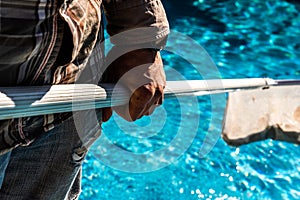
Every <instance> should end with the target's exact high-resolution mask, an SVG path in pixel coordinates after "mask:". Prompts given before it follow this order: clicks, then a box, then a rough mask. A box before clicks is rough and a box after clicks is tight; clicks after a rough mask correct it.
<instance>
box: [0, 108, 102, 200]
mask: <svg viewBox="0 0 300 200" xmlns="http://www.w3.org/2000/svg"><path fill="white" fill-rule="evenodd" d="M88 117H89V114H88V113H87V112H81V114H79V115H78V113H77V114H75V115H73V117H71V118H69V119H68V120H66V121H64V122H63V123H61V124H60V125H58V126H56V127H55V128H54V129H52V130H51V131H49V132H48V133H46V134H44V135H42V136H41V137H39V138H38V139H36V140H35V141H34V142H33V143H32V144H31V145H29V146H26V147H18V148H16V149H14V150H12V151H10V152H8V153H6V154H4V155H2V156H0V199H1V200H18V199H39V200H40V199H55V200H62V199H77V198H78V195H79V192H80V180H81V165H82V161H83V159H84V157H85V155H86V153H87V149H88V147H89V146H90V145H91V144H92V143H93V141H94V140H95V139H96V138H97V137H98V136H99V135H100V126H99V124H97V125H95V127H94V128H92V129H87V130H94V131H87V132H86V133H87V134H86V135H84V136H82V135H81V134H79V133H78V130H79V129H81V130H79V131H82V130H83V129H85V128H91V127H84V126H85V124H90V123H84V120H90V119H89V118H88ZM75 118H76V119H77V120H74V119H75ZM79 118H80V122H83V123H82V124H80V123H79V120H78V119H79ZM74 121H75V122H74ZM75 123H77V124H76V125H75ZM78 124H79V125H78ZM96 130H97V131H96ZM89 134H90V135H89Z"/></svg>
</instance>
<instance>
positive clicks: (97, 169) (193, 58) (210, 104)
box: [81, 0, 300, 200]
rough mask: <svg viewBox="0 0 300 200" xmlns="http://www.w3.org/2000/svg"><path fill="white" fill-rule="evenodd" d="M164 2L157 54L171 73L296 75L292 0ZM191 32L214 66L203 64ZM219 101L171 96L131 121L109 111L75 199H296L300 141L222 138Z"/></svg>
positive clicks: (297, 26)
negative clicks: (235, 143) (167, 29)
mask: <svg viewBox="0 0 300 200" xmlns="http://www.w3.org/2000/svg"><path fill="white" fill-rule="evenodd" d="M164 4H165V7H166V9H167V12H168V17H169V20H170V24H171V28H172V30H173V31H174V33H176V31H177V32H178V34H174V35H173V36H172V37H171V38H170V39H171V40H170V41H169V43H168V47H170V49H169V50H170V51H165V52H163V57H164V62H165V69H166V72H167V77H168V80H179V79H205V78H207V77H208V78H209V77H218V76H219V77H221V78H250V77H270V78H274V79H299V76H300V59H299V58H300V39H299V36H300V14H299V10H300V6H299V4H298V5H297V1H296V0H295V1H292V0H290V1H284V0H278V1H275V0H267V1H261V0H252V1H246V0H240V1H237V0H235V1H234V0H222V1H220V0H198V1H196V0H194V1H192V0H186V1H173V0H172V1H167V0H165V1H164ZM179 33H180V34H179ZM190 39H192V40H193V41H196V42H197V43H198V44H200V45H202V47H203V48H205V49H206V51H207V52H208V53H209V55H210V56H211V58H212V59H213V60H214V62H215V63H216V68H214V67H213V66H212V65H211V63H209V60H205V59H204V61H205V62H204V65H203V62H200V61H201V60H203V58H201V55H202V54H197V53H194V54H193V52H197V49H198V47H199V46H197V45H196V46H195V44H194V43H191V41H192V40H190ZM172 47H173V49H172ZM174 47H176V48H178V47H182V49H181V50H180V51H177V50H178V49H177V50H176V49H174ZM195 47H197V49H196V48H195ZM179 49H180V48H179ZM191 52H192V53H191ZM181 53H182V54H181ZM199 60H200V61H199ZM205 64H207V66H210V67H208V68H209V69H207V68H206V67H205V66H206V65H205ZM195 65H196V67H195ZM216 69H217V70H216ZM225 104H226V96H225V95H219V96H217V98H216V97H214V96H213V95H212V96H202V97H198V98H194V97H189V98H186V97H185V98H178V99H176V98H174V99H167V100H165V102H164V105H163V106H162V107H161V108H159V109H158V110H157V111H156V112H155V113H154V114H153V116H152V117H145V118H143V119H142V120H139V121H137V122H136V123H131V124H129V123H127V122H125V121H123V120H121V119H120V118H119V117H118V116H116V115H114V116H113V118H112V119H111V120H110V121H109V122H108V123H106V124H104V125H103V135H102V136H101V138H100V139H99V140H98V141H97V142H96V144H95V145H94V146H93V147H92V149H91V151H90V153H89V154H88V155H87V159H86V161H85V162H84V166H83V185H82V189H83V191H82V195H81V199H82V200H83V199H110V200H114V199H118V200H123V199H125V200H127V199H137V200H140V199H145V200H148V199H163V200H164V199H166V200H169V199H174V200H181V199H183V200H189V199H270V200H271V199H272V200H274V199H280V200H281V199H300V173H299V172H300V148H299V146H298V145H294V144H290V143H285V142H278V141H272V140H265V141H261V142H256V143H252V144H249V145H244V146H241V147H239V148H234V147H230V146H228V145H226V143H225V142H224V141H223V140H222V139H221V138H220V133H221V128H222V127H221V126H222V118H223V114H224V108H225Z"/></svg>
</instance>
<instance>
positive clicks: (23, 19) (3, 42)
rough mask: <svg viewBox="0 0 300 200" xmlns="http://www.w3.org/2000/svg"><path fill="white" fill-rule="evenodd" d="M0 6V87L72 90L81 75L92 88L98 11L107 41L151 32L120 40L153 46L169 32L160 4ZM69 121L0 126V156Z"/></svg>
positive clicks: (5, 0)
mask: <svg viewBox="0 0 300 200" xmlns="http://www.w3.org/2000/svg"><path fill="white" fill-rule="evenodd" d="M0 6H1V7H0V26H1V27H0V86H16V85H51V84H72V83H74V82H76V81H78V80H79V79H80V75H81V74H82V72H83V71H85V70H86V71H89V73H90V74H92V75H91V76H88V77H89V78H90V80H84V81H85V82H86V81H87V82H89V83H91V82H92V83H97V82H98V81H99V79H100V78H99V76H100V73H99V72H100V71H101V69H100V66H101V63H102V61H103V54H102V49H101V45H98V44H99V43H100V41H101V40H102V39H103V29H102V23H101V17H102V10H104V13H105V16H106V18H107V31H108V33H109V34H110V35H111V36H112V35H116V34H118V33H121V32H123V31H126V30H130V29H133V28H142V27H153V28H154V29H153V31H152V33H150V34H146V35H145V34H138V35H137V34H132V35H130V34H129V35H128V36H127V37H126V38H123V39H122V41H123V42H125V43H126V42H127V43H128V44H130V43H143V42H144V41H148V42H153V44H155V45H158V44H160V42H161V41H163V39H164V38H165V37H166V35H167V34H168V32H169V29H168V22H167V19H166V15H165V13H164V9H163V7H162V4H161V2H160V0H130V1H129V0H103V2H102V1H101V0H43V1H38V0H30V1H22V0H1V2H0ZM112 42H113V43H115V44H118V42H117V41H112ZM92 52H93V54H92ZM91 55H92V56H91ZM88 61H89V65H87V62H88ZM87 66H89V67H88V68H89V69H87ZM70 116H72V113H60V114H52V115H45V116H36V117H24V118H18V119H11V120H2V121H0V155H1V153H4V152H6V151H8V150H10V149H12V148H15V147H17V146H19V145H28V144H30V143H31V142H32V141H33V140H34V139H35V138H36V137H38V136H39V135H41V134H43V133H45V132H47V131H49V130H50V129H52V128H54V127H55V125H57V124H59V123H61V122H62V121H63V120H65V119H67V118H69V117H70Z"/></svg>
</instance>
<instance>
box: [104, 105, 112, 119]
mask: <svg viewBox="0 0 300 200" xmlns="http://www.w3.org/2000/svg"><path fill="white" fill-rule="evenodd" d="M111 115H112V109H111V108H103V109H102V121H103V122H106V121H108V120H109V118H110V117H111Z"/></svg>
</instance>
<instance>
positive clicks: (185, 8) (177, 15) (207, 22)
mask: <svg viewBox="0 0 300 200" xmlns="http://www.w3.org/2000/svg"><path fill="white" fill-rule="evenodd" d="M193 2H194V1H193V0H186V1H167V0H164V1H163V4H164V7H165V9H166V12H167V15H168V18H169V22H170V26H171V28H172V26H175V25H176V21H177V20H179V19H186V18H196V19H197V24H198V25H199V26H202V27H205V28H207V29H210V30H211V31H213V32H219V33H224V32H226V24H224V23H222V22H221V21H219V20H218V19H216V18H215V17H214V14H213V13H211V12H210V11H209V9H206V10H199V9H197V7H196V6H194V5H193ZM179 8H180V9H179Z"/></svg>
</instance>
